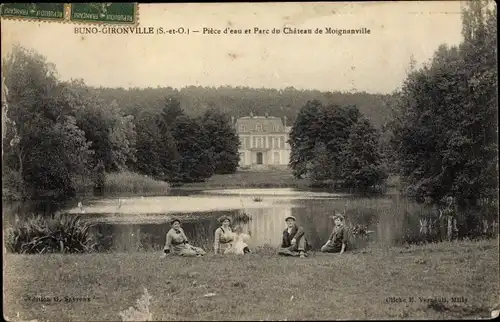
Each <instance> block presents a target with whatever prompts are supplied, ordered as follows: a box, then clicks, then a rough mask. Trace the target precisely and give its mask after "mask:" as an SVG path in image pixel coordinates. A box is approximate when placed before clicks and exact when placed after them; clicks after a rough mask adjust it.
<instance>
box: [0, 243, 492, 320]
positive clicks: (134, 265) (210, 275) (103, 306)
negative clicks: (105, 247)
mask: <svg viewBox="0 0 500 322" xmlns="http://www.w3.org/2000/svg"><path fill="white" fill-rule="evenodd" d="M158 255H159V254H158V253H131V254H130V253H129V254H127V253H121V254H88V255H8V256H6V257H5V262H4V270H5V275H4V276H5V279H4V283H5V284H4V285H5V286H4V316H5V315H6V316H7V317H8V318H9V319H11V320H12V318H14V320H15V319H16V318H15V317H16V316H17V315H18V313H19V319H23V320H29V319H35V318H36V319H38V320H39V321H47V320H50V321H62V320H64V321H70V320H86V321H96V320H100V321H105V320H108V321H109V320H119V319H120V316H119V315H118V314H119V312H120V311H122V310H124V309H127V308H128V307H130V306H133V305H135V302H136V299H138V298H139V297H140V296H141V294H142V292H143V287H145V288H146V289H147V290H148V292H149V294H151V296H152V297H153V299H152V301H151V305H150V311H151V313H152V316H153V320H163V321H168V320H221V319H222V320H278V319H281V320H284V319H287V320H307V319H384V318H386V319H404V318H408V319H415V318H436V319H443V318H480V317H483V318H487V317H490V314H491V310H492V309H494V308H496V309H498V307H500V297H499V293H498V286H499V285H498V284H499V267H498V240H490V241H479V242H470V241H469V242H456V243H441V244H432V245H427V246H418V247H417V246H415V247H410V248H390V249H383V248H371V249H366V250H363V251H362V252H358V253H345V254H343V255H337V254H320V253H316V254H314V255H311V256H310V257H309V258H306V259H299V258H280V257H276V256H274V255H271V254H269V253H265V252H262V253H260V254H251V255H249V256H244V257H221V256H219V257H216V256H214V255H212V254H209V255H207V256H206V257H204V258H168V259H160V258H159V256H158ZM208 293H213V294H212V295H213V296H211V297H205V296H204V295H206V294H208ZM54 296H58V297H60V298H63V299H64V297H68V298H73V297H74V298H75V299H76V298H90V301H72V302H68V303H66V302H64V301H63V302H54V301H52V302H47V303H42V302H39V301H36V300H34V299H33V298H36V297H39V298H40V297H46V298H52V297H54ZM28 297H31V299H30V298H28ZM410 297H413V298H414V302H409V301H410V300H409V298H410ZM443 298H444V299H446V300H447V302H440V301H433V302H429V299H437V300H440V299H443ZM452 298H457V299H459V301H457V302H452ZM424 299H426V300H425V301H424ZM402 300H405V301H406V302H398V301H402Z"/></svg>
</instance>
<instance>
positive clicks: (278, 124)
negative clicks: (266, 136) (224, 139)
mask: <svg viewBox="0 0 500 322" xmlns="http://www.w3.org/2000/svg"><path fill="white" fill-rule="evenodd" d="M242 125H243V126H244V128H242ZM235 126H236V131H237V132H238V133H241V132H257V133H285V132H286V129H285V128H284V126H283V121H282V120H281V118H279V117H275V116H244V117H240V118H239V119H237V120H236V124H235Z"/></svg>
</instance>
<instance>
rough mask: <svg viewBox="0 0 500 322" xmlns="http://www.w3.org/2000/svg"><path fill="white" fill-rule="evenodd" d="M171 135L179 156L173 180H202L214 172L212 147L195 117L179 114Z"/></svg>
mask: <svg viewBox="0 0 500 322" xmlns="http://www.w3.org/2000/svg"><path fill="white" fill-rule="evenodd" d="M172 133H173V137H174V139H175V142H176V145H177V151H178V153H179V154H180V155H181V156H182V157H181V158H180V164H179V173H178V175H177V177H176V180H175V181H178V182H197V181H203V180H205V179H207V178H209V177H211V176H212V175H213V174H214V170H215V167H214V161H213V160H214V148H213V147H211V146H210V141H209V139H208V138H207V137H206V136H205V135H204V134H205V133H204V129H203V126H202V125H201V124H200V122H199V121H198V120H196V119H192V118H189V117H187V116H180V117H178V118H177V120H176V124H175V126H174V129H173V132H172Z"/></svg>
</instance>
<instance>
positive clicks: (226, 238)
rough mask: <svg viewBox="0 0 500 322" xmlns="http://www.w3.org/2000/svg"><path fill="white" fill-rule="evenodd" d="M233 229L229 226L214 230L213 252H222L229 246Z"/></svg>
mask: <svg viewBox="0 0 500 322" xmlns="http://www.w3.org/2000/svg"><path fill="white" fill-rule="evenodd" d="M233 235H234V234H233V231H232V230H231V227H227V228H223V227H219V228H217V229H216V230H215V237H214V252H215V253H218V254H224V252H225V251H226V250H227V249H228V248H230V247H231V242H232V241H233V238H234V236H233Z"/></svg>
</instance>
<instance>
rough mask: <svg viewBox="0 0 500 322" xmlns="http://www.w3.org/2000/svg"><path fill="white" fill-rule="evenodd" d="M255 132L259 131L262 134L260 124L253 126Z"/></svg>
mask: <svg viewBox="0 0 500 322" xmlns="http://www.w3.org/2000/svg"><path fill="white" fill-rule="evenodd" d="M255 130H256V131H261V132H262V124H260V123H257V125H256V126H255Z"/></svg>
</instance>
